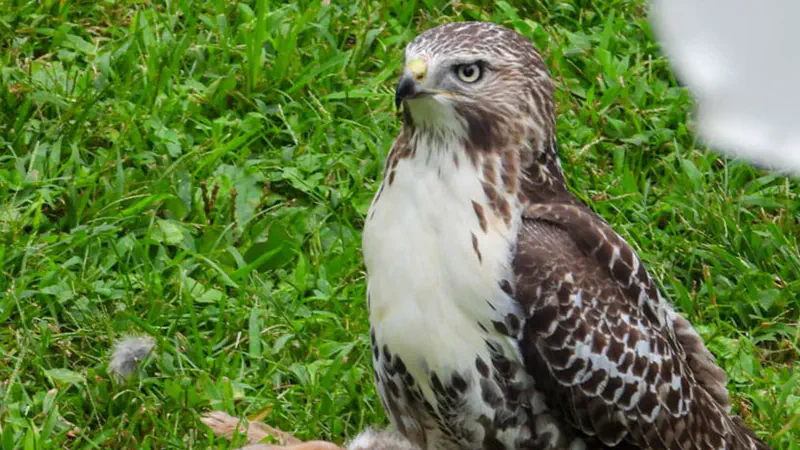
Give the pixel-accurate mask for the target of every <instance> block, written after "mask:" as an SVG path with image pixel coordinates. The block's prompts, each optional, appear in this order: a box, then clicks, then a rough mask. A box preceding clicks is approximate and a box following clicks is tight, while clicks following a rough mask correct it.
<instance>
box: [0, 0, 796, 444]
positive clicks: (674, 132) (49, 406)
mask: <svg viewBox="0 0 800 450" xmlns="http://www.w3.org/2000/svg"><path fill="white" fill-rule="evenodd" d="M2 3H3V6H2V7H0V49H1V52H0V77H2V82H0V428H1V429H2V431H1V432H0V448H2V449H14V448H23V449H56V448H74V449H92V448H137V449H150V448H176V449H177V448H181V449H183V448H208V447H211V446H217V447H221V448H227V447H226V446H227V445H228V444H227V443H226V442H222V441H220V440H216V441H215V440H214V439H213V438H212V437H211V436H209V435H208V434H207V432H206V431H205V428H204V427H203V426H202V425H201V424H200V422H199V420H198V418H199V416H200V415H201V414H202V413H203V412H204V411H207V410H209V409H212V408H214V409H217V408H221V409H225V410H227V411H228V412H231V413H234V414H238V415H245V414H247V415H256V414H260V416H261V417H264V418H265V420H267V421H268V422H270V423H272V424H274V425H277V426H279V427H281V428H283V429H286V430H288V431H292V432H296V434H297V435H298V436H300V437H303V438H309V437H317V438H328V439H333V440H335V441H338V442H341V441H342V440H343V439H345V438H346V437H347V436H353V434H354V433H355V432H357V431H358V430H359V429H360V428H362V427H364V426H366V425H369V424H381V423H385V420H386V419H385V418H384V414H383V411H382V410H381V407H380V402H379V401H377V398H376V394H375V390H374V387H373V384H372V374H371V368H370V358H369V344H368V338H367V327H368V325H367V314H366V305H365V300H364V272H363V266H362V260H361V253H360V230H361V228H362V225H363V219H364V213H365V212H366V209H367V207H368V204H369V201H370V199H371V197H372V195H373V193H374V191H375V190H376V188H377V185H378V180H379V179H380V176H381V174H380V171H381V169H382V162H383V159H384V157H385V155H386V152H387V150H388V148H389V145H390V143H391V141H392V139H393V137H394V135H395V133H396V131H397V129H398V120H397V117H396V111H395V110H394V108H393V106H392V98H393V97H392V92H393V87H394V83H395V82H396V77H397V75H398V73H399V71H400V64H401V59H402V49H403V47H404V46H405V44H406V43H407V42H408V41H409V40H410V39H411V38H412V37H413V36H415V35H416V34H417V33H418V32H420V31H421V30H424V29H427V28H430V27H432V26H434V25H435V24H438V23H443V22H448V21H453V20H462V19H487V20H492V21H495V22H499V23H502V24H505V25H507V26H511V27H514V28H516V29H517V30H519V31H520V32H522V33H524V34H525V35H527V36H529V37H530V38H531V39H533V40H534V41H535V42H536V44H537V46H538V47H539V48H540V49H541V50H542V51H543V53H544V54H545V55H546V59H547V63H548V64H549V66H550V68H551V70H552V72H553V75H554V77H555V78H556V79H557V84H558V92H557V102H558V105H559V117H558V130H559V138H560V143H561V147H562V155H563V161H564V165H565V169H566V171H567V175H568V177H569V180H570V185H571V187H572V188H573V189H574V190H575V191H576V192H577V193H578V195H579V196H580V197H581V198H583V199H584V200H586V201H588V202H589V203H590V204H591V205H592V207H593V208H595V210H597V211H598V212H599V213H600V214H602V215H603V216H604V217H605V218H606V219H607V220H608V221H609V222H610V223H611V224H612V225H613V226H614V227H615V229H617V230H618V231H619V232H620V233H621V234H622V235H623V236H625V237H627V238H629V239H630V240H631V242H632V244H633V245H634V247H635V248H636V249H637V250H638V251H639V252H640V254H641V256H642V258H643V259H644V261H645V262H646V263H647V264H648V265H649V267H650V269H651V271H652V273H653V274H654V275H655V277H656V278H657V279H658V280H659V283H660V284H661V286H663V289H664V291H665V294H667V295H668V297H670V298H671V299H672V301H673V302H674V303H675V304H676V306H677V307H678V308H679V309H680V310H681V311H682V312H683V313H685V314H686V315H687V316H688V317H689V318H690V319H691V321H692V322H693V323H695V324H696V325H697V326H698V328H699V330H700V332H701V334H702V335H703V337H704V338H705V339H706V340H707V342H708V345H709V347H710V348H711V349H712V351H713V352H714V353H715V354H716V356H717V357H718V359H719V361H720V363H721V365H722V366H723V367H724V368H725V370H726V371H727V372H728V374H729V376H730V383H729V387H730V389H731V392H732V396H733V403H734V408H735V410H736V411H737V412H738V413H740V414H741V415H743V416H744V418H745V420H746V422H747V423H748V424H750V425H751V426H753V427H754V428H755V429H756V430H757V431H758V433H759V435H761V436H763V437H765V438H766V439H767V440H768V441H769V442H770V443H771V444H772V445H773V446H774V448H776V449H798V448H800V444H798V442H800V373H798V371H797V370H796V367H797V357H798V347H800V331H798V322H800V249H799V248H800V239H798V236H800V223H799V219H798V217H800V184H798V181H797V180H792V179H788V178H784V177H778V176H774V175H770V174H767V173H764V172H760V171H758V170H756V169H754V168H752V167H751V166H749V165H747V164H745V163H742V162H737V161H730V160H726V159H724V158H722V157H720V156H719V155H717V154H716V153H710V152H708V151H707V150H706V149H705V148H704V147H702V145H700V144H699V143H698V142H696V140H695V137H694V135H693V134H692V133H691V117H690V114H691V109H692V101H691V98H690V96H689V95H688V93H687V92H686V90H685V89H683V88H681V87H679V85H678V84H677V82H676V80H675V78H674V77H673V75H672V74H671V72H670V69H669V67H668V64H667V62H666V61H665V60H664V58H663V57H662V56H661V53H660V51H659V49H658V46H657V45H656V43H655V41H654V39H653V37H652V34H651V31H650V28H649V26H648V23H647V20H646V15H645V6H644V3H643V2H642V1H641V0H603V1H600V0H561V1H555V0H528V1H526V2H519V3H520V5H518V6H517V7H511V6H509V4H508V3H505V2H496V3H494V5H493V6H492V5H491V3H489V2H486V3H487V5H486V6H484V7H478V6H468V5H464V4H452V3H451V4H446V3H444V2H439V1H434V0H419V1H411V2H409V3H408V4H406V5H404V6H399V5H396V6H387V4H389V3H391V2H383V1H375V0H364V1H360V2H343V1H335V2H332V3H335V4H334V5H330V6H320V5H319V4H318V2H309V1H301V2H295V3H291V4H283V3H280V2H267V1H265V0H253V1H232V0H229V1H223V0H216V1H196V0H178V1H173V2H155V1H153V2H151V1H142V0H139V1H133V0H129V1H113V0H105V1H92V0H77V1H70V0H65V1H60V2H59V1H55V0H48V1H43V2H33V1H20V0H6V1H4V2H2ZM124 333H143V334H150V335H153V336H155V337H156V338H157V345H158V355H157V356H156V357H154V358H152V359H151V361H150V362H149V363H148V364H146V365H145V366H144V367H143V368H141V370H140V373H139V375H138V376H137V377H136V378H135V379H134V381H131V382H130V383H129V384H117V383H114V382H112V381H111V379H110V377H109V375H108V373H107V371H106V368H107V364H108V355H109V349H110V347H111V344H112V342H113V340H114V339H116V338H118V337H119V336H121V335H122V334H124Z"/></svg>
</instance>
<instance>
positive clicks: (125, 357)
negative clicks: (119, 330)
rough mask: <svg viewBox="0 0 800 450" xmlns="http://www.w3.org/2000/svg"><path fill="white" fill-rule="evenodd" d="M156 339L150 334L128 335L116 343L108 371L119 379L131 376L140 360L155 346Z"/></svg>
mask: <svg viewBox="0 0 800 450" xmlns="http://www.w3.org/2000/svg"><path fill="white" fill-rule="evenodd" d="M155 345H156V343H155V340H154V339H153V338H152V337H150V336H126V337H124V338H122V339H120V340H118V341H117V342H116V343H115V344H114V350H113V351H112V352H111V362H110V363H109V364H108V371H109V373H111V375H112V376H114V378H116V379H117V380H118V381H123V380H125V379H127V378H128V377H130V376H131V374H132V373H133V372H135V371H136V368H137V367H138V366H139V362H140V361H142V360H144V359H145V358H147V355H149V354H150V352H151V351H153V348H155Z"/></svg>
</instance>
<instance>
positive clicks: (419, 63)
mask: <svg viewBox="0 0 800 450" xmlns="http://www.w3.org/2000/svg"><path fill="white" fill-rule="evenodd" d="M406 70H408V71H409V72H411V75H413V76H414V78H415V79H417V80H421V79H423V78H425V75H427V73H428V64H427V63H426V62H425V60H424V59H422V58H414V59H412V60H411V61H409V62H408V64H406Z"/></svg>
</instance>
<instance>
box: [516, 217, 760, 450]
mask: <svg viewBox="0 0 800 450" xmlns="http://www.w3.org/2000/svg"><path fill="white" fill-rule="evenodd" d="M514 270H515V273H516V298H517V300H518V302H519V303H520V305H521V306H522V309H523V310H524V311H525V313H526V320H525V322H524V325H523V334H522V337H521V341H520V349H521V352H522V355H523V359H524V362H525V365H526V367H527V369H528V371H529V372H531V374H532V375H533V377H534V379H535V380H536V383H537V386H538V387H539V389H540V390H541V391H542V392H545V393H548V395H549V401H550V403H551V406H552V407H554V408H555V409H556V410H558V411H561V413H562V414H563V415H564V417H565V419H566V420H567V421H568V422H569V423H570V424H571V425H572V426H574V427H575V428H577V429H579V430H581V431H582V432H583V433H585V434H587V435H590V436H594V437H595V438H596V439H597V440H599V441H600V442H602V443H603V444H605V445H608V446H615V445H618V444H620V443H628V444H633V445H635V446H638V447H640V448H652V449H689V448H692V449H721V448H727V449H766V448H768V447H766V445H765V444H764V443H763V442H761V441H759V440H758V439H757V438H755V436H754V435H753V434H752V432H750V431H749V430H747V429H746V428H745V427H743V426H742V425H741V421H737V420H734V419H733V418H731V417H730V416H729V415H728V409H729V402H728V393H727V390H726V389H725V374H724V372H723V371H722V369H720V368H719V367H718V366H717V365H716V364H715V362H714V358H713V356H712V355H711V353H710V352H709V351H708V349H707V348H706V347H705V345H704V344H703V342H702V339H701V338H700V336H699V335H698V334H697V333H696V332H695V331H694V329H693V328H692V327H691V325H690V324H689V322H688V321H686V320H685V319H683V318H682V317H680V316H679V315H678V314H677V313H675V312H674V310H673V309H672V308H671V306H670V305H669V304H668V303H667V302H666V301H665V300H664V299H662V297H661V296H660V294H659V292H658V289H657V288H656V286H655V283H654V282H653V280H652V279H651V278H650V276H649V274H648V273H647V269H646V268H645V267H644V265H643V264H642V262H641V261H640V260H639V258H638V256H637V255H636V253H635V252H634V251H633V249H632V248H631V247H630V246H629V245H628V244H627V243H626V242H625V240H624V239H622V238H621V237H620V236H619V235H617V234H616V233H615V232H614V231H613V230H611V228H610V227H609V226H608V225H607V224H606V223H605V222H603V221H602V220H601V219H600V218H599V217H597V216H596V215H595V214H594V213H592V212H591V210H589V209H588V208H586V207H584V206H582V205H574V204H570V205H567V204H555V205H553V204H551V205H534V206H531V207H529V208H528V209H527V210H526V211H525V213H524V221H523V227H522V230H521V232H520V239H519V242H518V246H517V254H516V257H515V260H514Z"/></svg>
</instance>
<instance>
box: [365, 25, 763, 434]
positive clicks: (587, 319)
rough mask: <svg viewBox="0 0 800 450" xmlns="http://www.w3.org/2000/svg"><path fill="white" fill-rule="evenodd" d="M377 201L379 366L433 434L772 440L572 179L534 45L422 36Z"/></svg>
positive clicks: (409, 417) (436, 32) (418, 427)
mask: <svg viewBox="0 0 800 450" xmlns="http://www.w3.org/2000/svg"><path fill="white" fill-rule="evenodd" d="M395 102H396V104H397V106H401V105H402V109H403V116H402V117H403V124H402V128H401V130H400V132H399V135H398V136H397V138H396V140H395V142H394V144H393V145H392V148H391V150H390V152H389V155H388V157H387V161H386V165H385V169H384V171H385V172H384V178H383V181H382V184H381V186H380V188H379V190H378V192H377V193H376V195H375V198H374V200H373V203H372V205H371V207H370V210H369V212H368V213H367V220H366V223H365V228H364V233H363V254H364V261H365V266H366V269H367V303H368V305H369V318H370V334H371V341H372V352H373V364H374V369H375V379H376V384H377V388H378V392H379V395H380V398H381V400H382V403H383V406H384V408H385V410H386V412H387V415H388V416H389V418H390V420H391V422H392V423H393V425H394V426H395V427H396V429H397V430H398V431H399V432H400V433H402V434H403V435H405V436H406V437H407V438H408V439H409V440H411V441H412V442H414V443H415V444H417V445H418V446H419V447H421V448H423V449H436V450H446V449H492V450H494V449H529V448H530V449H560V450H561V449H574V450H581V449H602V448H619V449H675V450H689V449H703V450H705V449H737V450H738V449H767V448H768V447H767V446H766V444H764V443H763V442H762V441H760V440H759V439H758V438H757V437H756V436H755V434H754V433H753V432H752V431H750V430H749V429H748V428H747V427H746V426H745V425H744V423H743V422H742V421H741V419H739V418H738V417H735V416H732V415H731V413H730V405H729V400H728V392H727V390H726V377H725V373H724V372H723V371H722V369H720V368H719V367H718V366H717V365H716V364H715V362H714V358H713V356H712V355H711V353H710V352H709V351H708V349H707V348H706V347H705V345H704V343H703V341H702V339H701V337H700V336H699V335H698V333H697V332H696V331H695V330H694V328H693V327H692V325H691V324H690V323H689V322H688V321H687V320H686V319H684V318H683V317H682V316H680V315H679V314H677V313H676V312H675V311H674V310H673V309H672V307H671V306H670V304H669V303H668V302H667V301H666V300H665V299H664V298H662V296H661V295H660V294H659V291H658V289H657V287H656V285H655V284H654V282H653V280H652V279H651V277H650V276H649V274H648V271H647V269H646V268H645V266H644V265H643V264H642V262H641V260H640V259H639V257H638V256H637V255H636V253H635V252H634V250H633V249H632V248H631V246H630V245H629V244H628V243H627V242H625V240H624V239H623V238H622V237H620V236H619V235H618V234H617V233H615V232H614V231H613V230H612V229H611V228H610V227H609V225H608V224H607V223H606V222H604V221H603V220H602V219H601V218H600V217H598V216H597V215H595V214H594V213H593V212H592V210H590V209H589V208H588V207H587V206H585V205H584V204H583V203H582V202H581V201H580V200H579V199H578V198H576V197H575V196H574V195H573V194H572V193H571V192H570V191H569V190H568V189H567V188H566V186H565V183H564V174H563V172H562V169H561V166H560V162H559V158H558V155H557V144H556V135H555V106H554V101H553V81H552V79H551V77H550V75H549V73H548V70H547V68H546V66H545V64H544V62H543V60H542V58H541V56H540V54H539V53H538V52H537V50H536V49H535V47H534V46H533V45H532V44H531V43H530V42H529V41H528V40H527V39H526V38H524V37H523V36H521V35H519V34H517V33H516V32H514V31H512V30H509V29H507V28H504V27H501V26H499V25H494V24H490V23H483V22H465V23H454V24H448V25H442V26H438V27H436V28H433V29H431V30H428V31H426V32H424V33H422V34H420V35H419V36H418V37H417V38H416V39H414V40H413V41H412V42H411V43H410V44H409V45H408V46H407V47H406V50H405V69H404V73H403V74H402V77H401V78H400V81H399V84H398V86H397V91H396V97H395Z"/></svg>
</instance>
